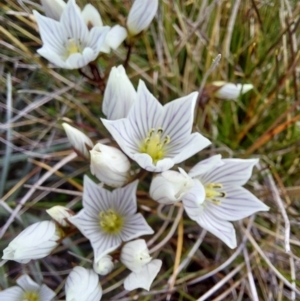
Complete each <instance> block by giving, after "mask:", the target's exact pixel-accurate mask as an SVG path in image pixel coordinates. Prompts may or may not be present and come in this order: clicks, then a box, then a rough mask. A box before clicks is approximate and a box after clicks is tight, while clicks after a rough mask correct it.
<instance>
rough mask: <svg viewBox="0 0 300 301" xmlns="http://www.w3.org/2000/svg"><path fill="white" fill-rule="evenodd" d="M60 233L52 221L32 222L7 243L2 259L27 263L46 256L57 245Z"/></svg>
mask: <svg viewBox="0 0 300 301" xmlns="http://www.w3.org/2000/svg"><path fill="white" fill-rule="evenodd" d="M61 235H62V233H61V232H60V230H59V229H58V228H57V226H56V225H55V223H54V222H53V221H42V222H37V223H35V224H32V225H30V226H29V227H27V228H26V229H25V230H23V231H22V232H21V233H20V234H19V235H18V236H17V237H15V238H14V239H13V240H12V241H11V242H10V243H9V245H8V247H7V248H6V249H4V251H3V256H2V259H8V260H14V261H17V262H20V263H28V262H29V261H30V260H32V259H39V258H43V257H46V256H47V255H49V254H50V253H51V252H52V250H54V249H55V248H56V247H57V246H58V243H57V241H58V240H59V239H60V238H61Z"/></svg>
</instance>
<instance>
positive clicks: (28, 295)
mask: <svg viewBox="0 0 300 301" xmlns="http://www.w3.org/2000/svg"><path fill="white" fill-rule="evenodd" d="M39 300H40V297H39V295H38V293H37V292H25V293H24V295H23V296H22V300H21V301H39Z"/></svg>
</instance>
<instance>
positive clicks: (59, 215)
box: [46, 206, 74, 227]
mask: <svg viewBox="0 0 300 301" xmlns="http://www.w3.org/2000/svg"><path fill="white" fill-rule="evenodd" d="M46 212H47V213H48V214H49V215H50V216H51V217H52V218H53V219H54V220H55V221H56V222H57V223H58V224H60V225H61V226H62V227H69V224H68V223H67V219H68V218H69V217H71V216H73V215H74V212H73V211H72V210H70V209H69V208H67V207H64V206H53V207H51V208H50V209H48V210H46Z"/></svg>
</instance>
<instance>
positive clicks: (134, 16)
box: [127, 0, 158, 36]
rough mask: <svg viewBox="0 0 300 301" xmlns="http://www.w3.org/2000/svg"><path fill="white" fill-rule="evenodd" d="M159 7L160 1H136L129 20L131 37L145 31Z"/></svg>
mask: <svg viewBox="0 0 300 301" xmlns="http://www.w3.org/2000/svg"><path fill="white" fill-rule="evenodd" d="M157 7H158V0H135V1H134V3H133V5H132V7H131V9H130V12H129V15H128V19H127V30H128V33H129V35H130V36H136V35H138V34H139V33H140V32H142V31H143V30H145V29H146V28H147V27H148V26H149V25H150V23H151V21H152V20H153V18H154V16H155V14H156V11H157Z"/></svg>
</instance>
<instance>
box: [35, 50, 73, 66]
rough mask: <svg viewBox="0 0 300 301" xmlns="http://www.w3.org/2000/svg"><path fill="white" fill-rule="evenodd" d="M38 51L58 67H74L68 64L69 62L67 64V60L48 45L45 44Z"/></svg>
mask: <svg viewBox="0 0 300 301" xmlns="http://www.w3.org/2000/svg"><path fill="white" fill-rule="evenodd" d="M37 53H38V54H39V55H41V56H42V57H44V58H45V59H47V60H48V61H49V62H51V63H52V64H54V65H56V66H57V67H60V68H65V69H72V68H70V67H69V66H68V64H66V62H65V61H64V60H63V59H62V57H61V56H59V55H58V54H57V53H55V52H53V51H52V50H50V49H49V47H48V46H47V47H45V46H43V47H42V48H40V49H38V50H37Z"/></svg>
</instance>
